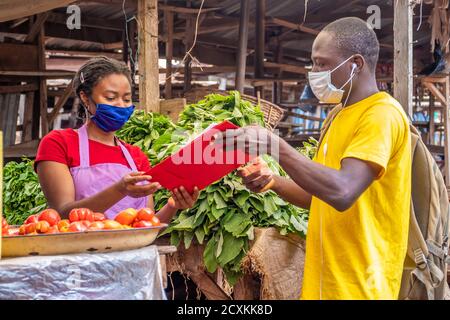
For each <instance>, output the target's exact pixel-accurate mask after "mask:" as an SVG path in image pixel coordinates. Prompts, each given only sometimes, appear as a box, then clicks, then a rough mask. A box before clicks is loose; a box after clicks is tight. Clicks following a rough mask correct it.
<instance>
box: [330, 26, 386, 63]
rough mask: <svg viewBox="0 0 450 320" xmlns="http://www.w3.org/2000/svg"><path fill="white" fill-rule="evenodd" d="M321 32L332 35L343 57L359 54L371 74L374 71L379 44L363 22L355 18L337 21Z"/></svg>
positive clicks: (375, 36)
mask: <svg viewBox="0 0 450 320" xmlns="http://www.w3.org/2000/svg"><path fill="white" fill-rule="evenodd" d="M322 31H323V32H327V33H331V34H332V35H333V38H334V39H335V40H336V46H337V48H338V49H339V50H341V51H342V53H343V54H344V55H345V56H351V55H352V54H360V55H362V56H363V57H364V59H365V60H366V62H367V64H368V66H369V68H370V69H371V70H372V72H374V71H375V67H376V65H377V62H378V54H379V52H380V44H379V42H378V39H377V35H376V34H375V32H374V31H373V30H372V28H370V27H369V26H368V25H367V23H366V22H365V21H364V20H361V19H359V18H356V17H348V18H342V19H338V20H336V21H334V22H332V23H330V24H328V25H327V26H326V27H325V28H323V29H322Z"/></svg>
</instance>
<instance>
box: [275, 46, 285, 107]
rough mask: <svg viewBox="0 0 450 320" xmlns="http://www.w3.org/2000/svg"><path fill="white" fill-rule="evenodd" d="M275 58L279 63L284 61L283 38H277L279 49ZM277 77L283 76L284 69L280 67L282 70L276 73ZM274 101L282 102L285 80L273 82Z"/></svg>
mask: <svg viewBox="0 0 450 320" xmlns="http://www.w3.org/2000/svg"><path fill="white" fill-rule="evenodd" d="M275 58H276V61H277V63H283V46H282V42H281V40H279V39H277V50H276V54H275ZM276 77H277V78H282V77H283V70H282V69H280V72H278V73H277V75H276ZM273 96H274V99H273V102H274V103H275V104H280V103H281V100H282V96H283V82H281V81H280V82H278V81H274V83H273Z"/></svg>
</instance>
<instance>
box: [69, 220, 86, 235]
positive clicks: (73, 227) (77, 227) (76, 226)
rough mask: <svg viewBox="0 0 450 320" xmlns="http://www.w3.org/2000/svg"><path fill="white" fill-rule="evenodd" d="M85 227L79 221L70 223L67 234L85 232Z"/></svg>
mask: <svg viewBox="0 0 450 320" xmlns="http://www.w3.org/2000/svg"><path fill="white" fill-rule="evenodd" d="M86 229H87V227H86V225H85V224H84V223H83V222H81V221H75V222H72V223H71V224H70V226H69V229H68V231H69V232H83V231H86Z"/></svg>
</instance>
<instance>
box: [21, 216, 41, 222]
mask: <svg viewBox="0 0 450 320" xmlns="http://www.w3.org/2000/svg"><path fill="white" fill-rule="evenodd" d="M38 221H39V219H38V215H37V214H32V215H31V216H29V217H28V218H27V219H26V220H25V222H24V223H23V224H29V223H36V222H38Z"/></svg>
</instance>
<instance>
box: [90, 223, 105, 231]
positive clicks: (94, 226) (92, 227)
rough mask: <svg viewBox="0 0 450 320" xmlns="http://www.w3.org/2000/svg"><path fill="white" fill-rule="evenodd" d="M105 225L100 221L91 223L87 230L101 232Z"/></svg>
mask: <svg viewBox="0 0 450 320" xmlns="http://www.w3.org/2000/svg"><path fill="white" fill-rule="evenodd" d="M104 227H105V224H104V223H103V222H102V221H95V222H92V223H91V225H90V226H89V228H88V230H103V228H104Z"/></svg>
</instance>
